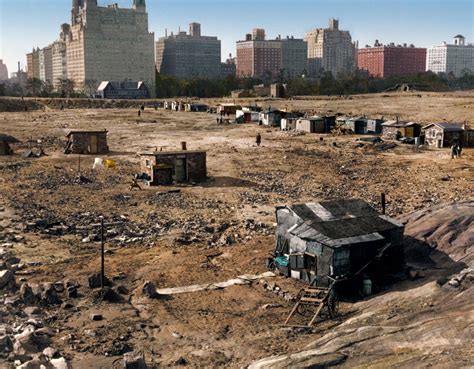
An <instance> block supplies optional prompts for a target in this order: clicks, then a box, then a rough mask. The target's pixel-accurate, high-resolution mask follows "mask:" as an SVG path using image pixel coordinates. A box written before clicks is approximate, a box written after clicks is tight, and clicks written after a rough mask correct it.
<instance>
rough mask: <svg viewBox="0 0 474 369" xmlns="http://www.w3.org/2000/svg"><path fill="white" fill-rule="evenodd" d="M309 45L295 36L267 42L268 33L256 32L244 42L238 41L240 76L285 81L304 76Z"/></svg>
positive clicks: (279, 37)
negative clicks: (279, 78)
mask: <svg viewBox="0 0 474 369" xmlns="http://www.w3.org/2000/svg"><path fill="white" fill-rule="evenodd" d="M307 53H308V46H307V43H306V42H305V41H304V40H302V39H295V38H294V37H293V36H291V37H289V36H287V37H286V38H282V37H281V36H278V37H277V38H276V39H274V40H266V39H265V30H263V29H254V30H253V32H252V34H247V35H246V37H245V40H244V41H237V75H238V76H239V77H254V78H268V79H275V78H277V77H282V78H284V79H289V78H294V77H297V76H301V75H302V74H304V73H305V72H306V71H307Z"/></svg>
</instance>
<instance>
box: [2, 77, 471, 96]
mask: <svg viewBox="0 0 474 369" xmlns="http://www.w3.org/2000/svg"><path fill="white" fill-rule="evenodd" d="M276 81H277V82H282V83H287V85H288V91H289V94H290V96H318V95H323V96H331V95H355V94H367V93H378V92H384V91H387V90H389V89H392V88H394V87H396V86H400V85H404V84H406V85H409V86H413V87H414V89H415V90H423V91H449V90H452V91H454V90H468V89H474V74H472V73H465V74H464V75H463V76H462V77H455V76H454V75H453V74H452V73H450V74H444V75H443V74H435V73H432V72H424V73H417V74H413V75H407V76H397V77H389V78H375V77H369V76H366V75H362V74H359V73H355V74H347V75H339V76H338V77H337V78H335V77H334V76H333V75H332V74H331V73H329V72H328V73H325V74H323V75H322V76H321V77H320V78H317V79H313V78H305V77H298V78H293V79H287V80H284V79H281V78H278V79H277V80H276ZM263 82H264V81H263V80H260V79H256V78H238V77H236V76H228V77H227V78H224V79H206V78H192V79H178V78H176V77H173V76H165V75H161V74H159V73H157V74H156V97H157V98H171V97H177V96H190V97H191V96H192V97H200V98H220V97H225V96H230V94H231V92H232V91H234V90H252V88H253V87H254V86H255V85H259V84H262V83H263ZM265 82H268V81H265ZM97 84H98V83H97V81H86V83H85V88H84V90H83V91H79V92H78V91H77V90H76V89H75V83H74V81H72V80H70V79H62V78H61V79H59V80H58V83H57V85H58V86H59V88H58V89H57V91H54V90H53V86H52V85H51V84H50V83H45V82H43V81H41V80H39V79H37V78H32V79H28V82H27V84H26V86H24V87H22V86H20V85H19V84H17V83H8V82H0V96H35V97H90V96H93V95H94V92H95V91H94V90H95V88H94V86H96V85H97Z"/></svg>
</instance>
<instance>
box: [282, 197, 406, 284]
mask: <svg viewBox="0 0 474 369" xmlns="http://www.w3.org/2000/svg"><path fill="white" fill-rule="evenodd" d="M276 221H277V239H276V247H275V252H274V257H275V258H274V264H275V267H276V268H277V269H278V270H279V271H280V272H281V273H283V274H285V275H287V276H291V277H292V278H296V279H301V280H303V281H305V282H307V283H314V284H315V285H324V284H325V283H326V282H327V279H328V278H327V277H332V278H335V277H341V278H342V277H345V278H351V276H355V275H357V273H358V272H359V271H360V270H361V269H365V268H364V267H365V266H366V265H367V264H369V263H371V266H370V268H368V269H367V270H364V274H368V275H371V273H374V274H375V275H379V273H391V272H397V271H399V270H400V268H401V267H402V266H403V265H404V248H403V233H404V226H403V225H402V224H399V223H398V222H396V221H395V220H393V219H391V218H389V217H387V216H384V215H379V214H378V213H377V211H375V210H374V209H373V208H372V207H371V206H370V205H369V204H367V203H366V202H365V201H363V200H358V199H349V200H335V201H325V202H320V203H307V204H298V205H291V206H280V207H277V208H276ZM379 256H380V257H379Z"/></svg>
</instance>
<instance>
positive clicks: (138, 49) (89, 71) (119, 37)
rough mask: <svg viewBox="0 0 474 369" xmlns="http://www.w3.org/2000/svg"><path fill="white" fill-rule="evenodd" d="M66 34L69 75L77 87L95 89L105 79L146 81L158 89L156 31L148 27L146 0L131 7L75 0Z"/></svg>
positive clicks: (79, 88) (137, 1)
mask: <svg viewBox="0 0 474 369" xmlns="http://www.w3.org/2000/svg"><path fill="white" fill-rule="evenodd" d="M72 4H73V7H72V12H71V13H72V19H71V32H70V34H69V36H68V37H67V38H66V53H67V76H68V78H69V79H71V80H73V81H74V82H75V86H76V89H78V90H84V89H85V90H87V91H88V92H93V91H95V89H96V88H97V87H98V85H99V83H100V82H101V81H115V82H122V81H134V82H138V81H144V82H145V83H146V85H147V87H148V88H149V90H150V94H151V95H152V96H154V93H155V60H154V34H153V33H150V32H149V31H148V13H147V11H146V4H145V0H133V6H132V8H131V9H121V8H119V6H118V5H117V4H112V5H109V6H107V7H102V6H98V5H97V0H73V2H72Z"/></svg>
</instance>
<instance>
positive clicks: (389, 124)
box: [382, 120, 420, 128]
mask: <svg viewBox="0 0 474 369" xmlns="http://www.w3.org/2000/svg"><path fill="white" fill-rule="evenodd" d="M416 125H418V126H419V125H420V123H416V122H402V121H398V122H397V121H396V120H387V121H386V122H383V123H382V126H383V127H400V128H403V127H411V126H416Z"/></svg>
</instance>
